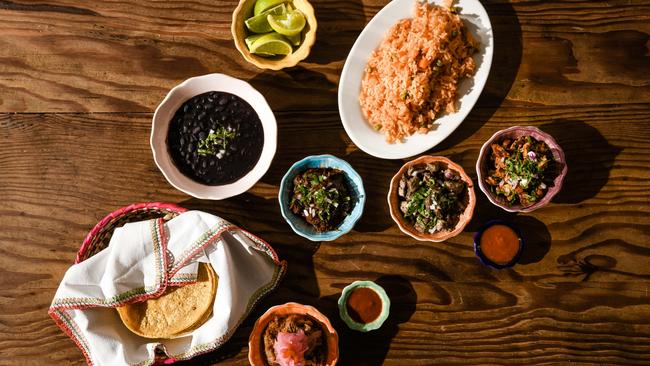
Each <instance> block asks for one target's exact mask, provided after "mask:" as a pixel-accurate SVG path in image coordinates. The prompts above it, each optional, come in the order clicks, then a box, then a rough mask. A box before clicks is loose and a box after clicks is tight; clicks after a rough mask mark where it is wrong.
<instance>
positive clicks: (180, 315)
mask: <svg viewBox="0 0 650 366" xmlns="http://www.w3.org/2000/svg"><path fill="white" fill-rule="evenodd" d="M217 284H218V277H217V275H216V273H215V272H214V269H212V266H211V265H209V264H207V263H199V268H198V273H197V280H196V282H194V283H191V284H187V285H183V286H168V287H167V289H165V291H164V292H163V294H162V295H161V296H160V297H157V298H152V299H148V300H145V301H143V302H137V303H132V304H127V305H124V306H120V307H117V308H115V309H116V310H117V312H118V313H119V314H120V318H121V319H122V322H123V323H124V325H126V327H127V328H128V329H129V330H131V331H132V332H133V333H135V334H137V335H139V336H141V337H145V338H167V339H170V338H177V337H181V336H183V335H186V334H188V333H191V332H192V331H193V330H194V329H196V328H198V327H200V326H201V325H202V324H203V323H205V321H206V320H207V319H208V318H209V317H210V314H211V313H212V303H213V302H214V298H215V294H216V292H217Z"/></svg>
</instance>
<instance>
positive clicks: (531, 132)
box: [476, 126, 567, 212]
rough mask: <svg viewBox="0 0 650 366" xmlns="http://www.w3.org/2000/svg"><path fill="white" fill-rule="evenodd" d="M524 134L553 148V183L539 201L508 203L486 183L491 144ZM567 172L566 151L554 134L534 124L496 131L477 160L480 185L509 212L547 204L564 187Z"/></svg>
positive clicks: (484, 145) (498, 204)
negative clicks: (524, 204)
mask: <svg viewBox="0 0 650 366" xmlns="http://www.w3.org/2000/svg"><path fill="white" fill-rule="evenodd" d="M522 136H531V137H533V138H534V139H536V140H537V141H544V142H545V143H546V144H547V145H548V147H549V148H550V149H551V153H552V155H553V159H554V160H555V170H556V171H555V172H553V175H554V176H555V178H554V179H553V185H552V186H549V188H548V190H547V192H546V194H545V195H544V197H542V199H541V200H539V201H537V202H536V203H535V204H532V205H530V206H523V205H521V204H516V205H511V206H509V205H507V204H506V202H505V200H503V199H502V198H500V197H497V196H496V195H495V194H494V193H492V192H491V191H490V188H489V187H488V186H487V184H486V183H485V178H486V177H487V174H488V172H487V170H488V159H489V155H490V145H492V144H493V143H496V142H499V141H501V140H503V139H506V138H509V139H516V138H519V137H522ZM566 173H567V165H566V158H565V157H564V151H562V148H561V147H560V145H558V143H557V141H555V139H554V138H553V136H551V135H549V134H547V133H545V132H543V131H542V130H540V129H539V128H537V127H532V126H514V127H510V128H507V129H505V130H501V131H498V132H496V133H495V134H494V135H492V137H490V138H489V139H488V140H487V141H486V142H485V143H484V144H483V146H482V147H481V151H480V152H479V155H478V160H477V161H476V174H477V176H478V186H479V188H480V189H481V191H483V193H485V195H486V196H487V198H488V199H489V200H490V202H492V203H493V204H494V205H495V206H499V207H501V208H502V209H504V210H506V211H509V212H531V211H534V210H536V209H538V208H540V207H543V206H546V205H547V204H548V203H549V202H551V199H552V198H553V196H555V195H556V194H557V193H558V192H559V191H560V189H561V188H562V182H563V180H564V177H565V176H566Z"/></svg>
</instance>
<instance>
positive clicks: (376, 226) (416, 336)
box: [0, 0, 650, 365]
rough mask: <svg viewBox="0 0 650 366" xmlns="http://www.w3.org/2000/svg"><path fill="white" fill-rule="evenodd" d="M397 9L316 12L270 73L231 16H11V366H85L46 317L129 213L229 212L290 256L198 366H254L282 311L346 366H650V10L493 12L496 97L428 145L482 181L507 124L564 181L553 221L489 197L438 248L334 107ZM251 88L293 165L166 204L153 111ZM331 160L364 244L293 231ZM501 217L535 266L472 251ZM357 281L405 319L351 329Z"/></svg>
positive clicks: (5, 32)
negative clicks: (206, 197) (199, 94)
mask: <svg viewBox="0 0 650 366" xmlns="http://www.w3.org/2000/svg"><path fill="white" fill-rule="evenodd" d="M385 2H386V1H385V0H363V2H361V1H360V0H345V1H344V0H315V1H314V6H315V8H316V12H317V16H318V20H319V32H318V41H317V43H316V45H315V47H314V49H313V51H312V53H311V55H310V57H309V58H308V59H307V60H306V61H305V62H302V63H301V64H300V65H298V66H297V67H295V68H292V69H289V70H284V71H277V72H271V71H262V70H259V69H256V68H255V67H253V66H250V65H248V64H246V63H245V62H244V60H243V58H242V57H241V56H240V55H239V53H238V52H237V51H236V50H235V47H234V45H233V41H232V39H231V35H230V17H231V12H232V11H233V9H234V8H235V5H236V3H235V2H234V1H232V0H230V1H209V0H193V1H172V0H169V1H155V0H138V1H136V0H102V1H81V0H43V1H37V0H1V1H0V112H2V113H1V114H0V202H1V203H0V365H42V364H48V365H62V364H83V358H82V354H81V352H80V351H79V350H78V349H77V348H76V347H75V346H74V344H73V343H72V342H71V341H70V340H69V339H68V338H67V337H66V336H65V335H64V334H63V333H62V332H61V331H60V330H59V329H58V328H57V327H56V326H55V325H54V322H52V320H51V319H50V318H49V317H48V316H47V308H48V306H49V304H50V301H51V299H52V297H53V295H54V291H55V289H56V287H57V285H58V283H59V281H60V280H61V278H62V276H63V273H64V272H65V271H66V269H67V268H68V267H69V266H70V265H71V263H72V262H73V260H74V258H75V254H76V251H77V249H78V248H79V245H80V243H81V241H82V239H83V238H84V236H85V234H86V233H87V232H88V230H89V229H90V228H91V227H92V226H93V225H94V224H95V223H96V222H97V221H98V220H100V219H101V218H102V217H103V216H104V215H106V214H107V213H108V212H110V211H113V210H115V209H117V208H119V207H122V206H125V205H128V204H130V203H134V202H143V201H168V202H175V203H178V204H180V205H183V206H185V207H188V208H193V209H201V210H205V211H208V212H212V213H216V214H219V215H222V216H223V217H225V218H227V219H229V220H231V221H232V222H234V223H236V224H238V225H241V226H243V227H245V228H247V229H248V230H250V231H252V232H254V233H256V234H258V235H259V236H261V237H262V238H265V239H267V240H268V241H269V242H270V243H272V245H274V247H275V248H276V249H277V250H278V251H279V253H280V256H281V257H282V258H284V259H286V260H288V262H289V269H288V275H287V277H286V278H285V280H284V282H283V283H282V285H281V288H280V289H279V290H278V291H277V292H275V293H273V294H272V295H270V296H269V297H267V298H266V299H265V301H264V302H263V303H262V304H261V305H260V306H258V307H257V309H256V310H255V312H254V314H253V315H252V316H251V317H250V318H249V319H248V320H247V321H246V323H245V324H244V325H243V326H242V327H241V328H240V329H239V331H238V332H237V333H236V334H235V336H234V337H233V339H232V340H231V341H230V342H229V343H228V344H227V345H226V346H224V347H223V348H222V349H221V350H220V351H217V352H215V353H212V354H209V355H206V356H204V357H200V358H199V359H197V360H196V361H193V362H190V363H188V364H196V365H204V364H213V363H217V362H220V361H222V360H223V363H224V364H228V365H244V364H247V345H246V342H247V338H248V334H249V333H250V330H251V326H252V323H253V320H254V319H255V318H257V316H259V315H260V313H261V312H262V311H263V310H265V309H266V308H268V307H269V306H271V305H274V304H280V303H284V302H286V301H298V302H302V303H307V304H314V305H316V306H317V307H318V308H319V309H321V310H322V311H323V312H325V313H326V314H327V315H328V316H329V317H330V319H332V320H333V321H334V323H335V326H336V327H337V329H338V330H339V332H340V336H341V342H340V345H341V362H340V364H341V365H380V364H382V363H383V364H386V365H425V364H434V363H435V364H479V363H490V364H522V365H524V364H525V365H530V364H569V363H571V364H574V363H589V364H608V365H614V364H626V365H627V364H646V365H648V364H650V295H649V293H648V288H649V287H650V220H649V217H650V215H649V213H650V194H649V191H650V180H649V179H650V152H649V151H650V150H649V149H650V53H649V51H648V48H649V45H650V44H649V39H650V2H647V1H645V2H644V1H612V0H610V1H606V2H604V1H603V2H597V1H588V0H584V1H570V2H569V1H557V2H549V1H517V2H513V3H510V2H506V1H491V0H490V1H487V0H486V1H484V3H485V6H486V8H487V10H488V13H489V15H490V17H491V20H492V24H493V26H494V37H495V57H494V61H493V64H492V65H493V66H492V72H491V74H490V78H489V80H488V83H487V86H486V88H485V90H484V91H483V95H482V96H481V98H480V100H479V102H478V104H477V105H476V107H475V108H474V109H473V111H472V112H471V114H470V115H469V116H468V118H467V119H466V120H465V122H464V123H463V124H462V126H461V127H460V128H459V129H458V130H457V131H456V132H455V133H454V134H453V135H452V136H451V137H449V138H448V139H447V140H446V141H444V142H443V143H442V144H441V145H439V146H437V147H436V148H434V149H433V150H432V151H430V153H431V154H438V155H444V156H447V157H450V158H451V159H453V160H455V161H457V162H459V163H461V164H462V165H463V167H464V168H465V169H466V170H467V172H469V173H470V174H471V175H472V176H473V177H474V178H475V169H474V164H475V161H476V158H477V155H478V150H479V148H480V146H481V145H482V143H483V142H484V141H485V140H486V139H487V138H488V137H489V136H491V135H492V134H493V133H494V132H495V131H497V130H499V129H503V128H506V127H509V126H513V125H533V126H538V127H540V128H542V129H543V130H545V131H547V132H550V133H551V134H552V135H554V136H555V137H556V138H557V139H558V140H559V142H560V144H561V145H562V147H563V148H564V150H565V152H566V155H567V158H568V165H569V175H568V177H567V179H566V181H565V185H564V189H563V191H562V192H561V193H560V194H559V196H558V197H556V198H555V199H554V201H553V203H551V204H550V205H549V206H547V207H545V208H543V209H540V210H538V211H536V212H534V213H531V214H520V215H513V214H507V213H506V212H505V211H502V210H500V209H498V208H496V207H494V206H492V205H491V204H490V203H489V202H488V201H487V199H486V198H485V196H484V195H483V194H482V193H481V192H479V191H477V196H478V201H479V202H478V205H477V209H476V211H475V214H474V220H473V221H472V222H471V223H470V225H469V226H468V228H467V229H466V230H465V232H463V233H462V234H461V235H459V236H457V237H455V238H453V239H450V240H448V241H447V242H444V243H438V244H435V243H425V242H417V241H414V240H412V239H410V238H408V237H406V236H405V235H403V234H402V233H401V232H400V231H399V230H398V229H397V227H396V225H394V224H393V222H392V221H391V219H390V217H389V215H388V208H387V203H386V193H387V190H388V182H389V179H390V177H391V176H392V175H393V174H394V173H395V172H396V171H397V169H398V168H399V166H400V165H401V164H402V163H403V161H389V160H380V159H376V158H373V157H371V156H369V155H367V154H365V153H363V152H361V151H359V150H358V149H357V148H356V147H355V146H354V145H353V144H352V143H351V141H350V140H349V138H348V137H347V135H346V134H345V132H344V130H343V128H342V126H341V122H340V119H339V114H338V110H337V104H336V92H337V83H338V80H339V74H340V72H341V68H342V67H343V63H344V60H345V57H346V55H347V53H348V51H349V49H350V47H351V45H352V43H353V42H354V40H355V39H356V37H357V35H358V34H359V32H360V31H361V29H362V28H363V26H364V25H365V23H366V22H367V21H368V20H369V19H370V18H371V17H372V16H373V14H375V13H376V12H377V11H378V10H379V9H380V8H381V7H382V6H383V5H384V4H385ZM212 72H221V73H225V74H229V75H232V76H234V77H237V78H240V79H243V80H247V81H249V82H250V83H251V84H252V85H253V86H254V87H256V88H257V89H258V90H259V91H260V92H262V93H263V94H264V95H265V96H266V97H267V99H268V101H269V103H270V105H271V107H272V108H273V110H274V112H275V114H276V117H277V120H278V125H279V140H278V150H277V154H276V156H275V160H274V161H273V164H272V166H271V168H270V170H269V172H268V173H267V174H266V175H265V176H264V177H263V178H262V180H261V181H260V182H259V183H258V184H256V185H255V186H254V187H253V188H252V189H251V190H250V191H249V192H247V193H244V194H242V195H240V196H237V197H233V198H231V199H227V200H223V201H215V202H212V201H201V200H197V199H193V198H190V197H188V196H186V195H184V194H182V193H180V192H179V191H177V190H175V189H173V188H172V187H171V186H170V185H169V184H168V183H167V182H166V181H165V179H164V178H163V176H162V174H161V173H160V172H159V171H158V169H157V168H156V166H155V165H154V162H153V159H152V155H151V152H150V149H149V132H150V125H151V117H152V111H153V110H154V109H155V108H156V106H157V104H158V103H159V102H160V101H161V100H162V98H163V97H164V96H165V94H166V93H167V91H168V90H169V89H170V88H172V87H173V86H174V85H176V84H178V83H179V82H181V81H182V80H184V79H186V78H188V77H191V76H196V75H202V74H207V73H212ZM319 153H331V154H334V155H337V156H340V157H343V158H344V159H346V160H347V161H349V162H350V163H351V164H352V165H353V166H354V167H355V168H356V169H357V170H358V171H359V172H360V174H361V175H362V176H363V178H364V183H365V186H366V190H367V193H368V201H367V204H366V209H365V214H364V216H363V218H362V219H361V221H360V222H359V223H358V225H357V226H356V228H355V230H354V231H353V232H352V233H350V234H348V235H346V236H344V237H342V238H340V239H339V240H337V241H335V242H330V243H321V244H319V243H312V242H309V241H307V240H306V239H303V238H301V237H299V236H297V235H295V234H294V233H293V232H292V231H291V229H290V228H289V226H288V225H287V224H285V222H284V221H283V219H282V217H281V216H280V213H279V207H278V203H277V199H276V194H277V190H278V185H279V182H280V178H281V177H282V175H283V174H284V172H285V171H286V170H287V168H288V167H289V166H290V165H291V164H292V163H293V162H295V161H296V160H298V159H300V158H302V157H304V156H306V155H310V154H319ZM492 218H506V219H510V220H513V221H514V222H515V223H517V224H518V225H520V226H521V228H522V229H523V230H524V232H525V234H526V239H527V240H528V244H529V250H527V252H526V254H525V256H524V258H523V260H522V263H521V264H520V265H518V266H516V267H515V268H514V269H510V270H502V271H494V270H490V269H487V268H485V267H483V266H482V265H480V264H479V262H478V261H477V259H476V258H475V256H474V253H473V250H472V234H473V231H475V230H476V228H477V226H478V225H480V224H481V223H483V222H485V221H486V220H488V219H492ZM357 279H370V280H376V281H377V282H379V283H380V284H382V285H384V286H385V287H386V289H387V290H388V292H389V294H390V296H391V299H392V302H393V307H392V312H391V318H390V319H389V321H388V323H387V324H385V325H384V327H383V328H382V329H381V330H380V331H377V332H374V333H370V334H366V335H361V334H357V333H352V332H350V331H348V330H347V329H346V327H345V326H344V325H343V324H342V323H341V322H340V321H339V319H338V316H337V314H336V311H337V310H336V300H337V297H338V295H339V293H340V291H341V289H342V288H343V287H344V286H345V285H347V284H348V283H350V282H352V281H354V280H357Z"/></svg>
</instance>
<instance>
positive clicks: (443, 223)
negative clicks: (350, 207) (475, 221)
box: [388, 156, 476, 242]
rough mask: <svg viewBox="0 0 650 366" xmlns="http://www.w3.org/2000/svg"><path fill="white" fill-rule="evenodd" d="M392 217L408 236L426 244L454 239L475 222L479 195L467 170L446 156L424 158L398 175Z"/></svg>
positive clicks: (394, 181)
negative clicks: (468, 224)
mask: <svg viewBox="0 0 650 366" xmlns="http://www.w3.org/2000/svg"><path fill="white" fill-rule="evenodd" d="M388 205H389V207H390V215H391V217H392V218H393V220H394V221H395V223H397V226H399V228H400V230H402V232H404V233H405V234H407V235H409V236H411V237H413V238H415V239H417V240H422V241H434V242H440V241H444V240H447V239H449V238H452V237H454V236H456V235H458V234H460V232H461V231H463V229H464V228H465V226H466V225H467V223H469V221H470V220H471V219H472V214H473V213H474V206H476V195H475V194H474V184H473V183H472V179H471V178H470V177H469V176H468V175H467V174H466V173H465V171H464V170H463V168H462V167H461V166H460V165H458V164H456V163H454V162H453V161H451V160H449V159H447V158H445V157H443V156H421V157H419V158H417V159H415V160H412V161H410V162H408V163H406V164H404V166H402V168H401V169H400V170H399V171H398V172H397V174H395V176H394V177H393V179H392V180H391V182H390V190H389V192H388Z"/></svg>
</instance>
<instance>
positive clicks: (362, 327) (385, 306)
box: [338, 281, 390, 332]
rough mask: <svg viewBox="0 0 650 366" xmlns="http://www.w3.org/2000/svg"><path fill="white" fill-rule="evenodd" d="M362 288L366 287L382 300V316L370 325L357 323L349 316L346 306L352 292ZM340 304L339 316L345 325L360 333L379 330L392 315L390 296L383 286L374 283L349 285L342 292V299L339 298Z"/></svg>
mask: <svg viewBox="0 0 650 366" xmlns="http://www.w3.org/2000/svg"><path fill="white" fill-rule="evenodd" d="M360 287H366V288H369V289H371V290H373V291H375V292H376V293H377V295H379V298H380V299H381V305H382V306H381V314H379V316H378V317H377V319H375V320H374V321H372V322H370V323H365V324H364V323H357V322H356V321H354V320H353V319H352V318H351V317H350V314H348V308H347V306H346V303H347V301H348V296H350V293H352V290H354V289H357V288H360ZM338 303H339V315H340V316H341V319H343V321H344V322H345V324H347V325H348V327H350V329H353V330H357V331H359V332H369V331H371V330H375V329H378V328H379V327H381V326H382V324H384V322H385V321H386V319H388V314H389V313H390V299H389V298H388V295H386V291H384V289H383V288H382V287H381V286H379V285H378V284H376V283H374V282H372V281H354V282H352V283H351V284H349V285H347V286H346V287H345V288H344V289H343V292H341V297H339V302H338Z"/></svg>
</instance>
